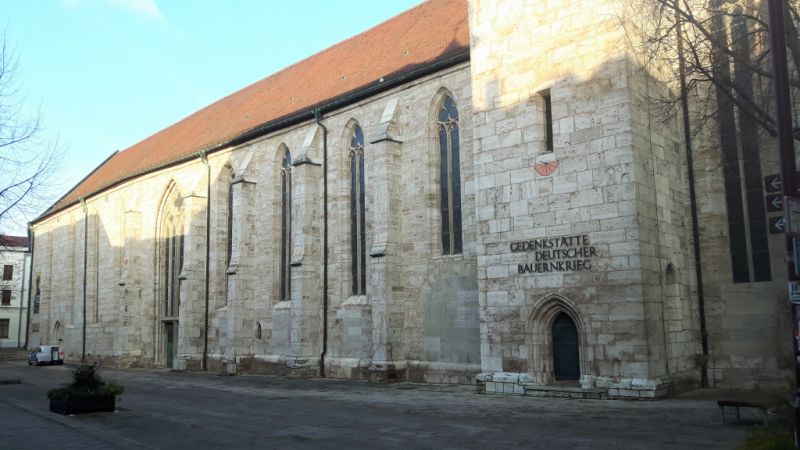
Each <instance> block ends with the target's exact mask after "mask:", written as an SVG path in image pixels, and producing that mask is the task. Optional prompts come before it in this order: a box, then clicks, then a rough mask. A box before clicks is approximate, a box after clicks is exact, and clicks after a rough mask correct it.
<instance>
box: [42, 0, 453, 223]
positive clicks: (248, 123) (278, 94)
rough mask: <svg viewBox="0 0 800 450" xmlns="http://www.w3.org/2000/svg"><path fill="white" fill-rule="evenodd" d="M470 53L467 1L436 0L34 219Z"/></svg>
mask: <svg viewBox="0 0 800 450" xmlns="http://www.w3.org/2000/svg"><path fill="white" fill-rule="evenodd" d="M468 52H469V29H468V20H467V2H466V0H430V1H428V2H425V3H423V4H421V5H419V6H417V7H415V8H413V9H410V10H408V11H406V12H404V13H402V14H400V15H397V16H395V17H393V18H392V19H389V20H388V21H386V22H384V23H382V24H380V25H378V26H376V27H374V28H372V29H370V30H367V31H365V32H363V33H361V34H359V35H357V36H354V37H352V38H350V39H347V40H345V41H343V42H340V43H338V44H336V45H334V46H332V47H330V48H328V49H326V50H323V51H322V52H320V53H317V54H316V55H313V56H311V57H309V58H307V59H304V60H302V61H300V62H298V63H296V64H294V65H292V66H289V67H287V68H285V69H283V70H281V71H279V72H277V73H275V74H273V75H271V76H269V77H267V78H265V79H263V80H261V81H258V82H256V83H254V84H252V85H250V86H248V87H246V88H244V89H242V90H240V91H238V92H236V93H234V94H232V95H229V96H227V97H225V98H223V99H221V100H219V101H217V102H216V103H213V104H211V105H210V106H208V107H206V108H204V109H201V110H200V111H197V112H196V113H194V114H192V115H190V116H189V117H187V118H185V119H183V120H181V121H180V122H178V123H176V124H174V125H172V126H170V127H169V128H166V129H164V130H161V131H159V132H158V133H156V134H154V135H152V136H150V137H148V138H146V139H145V140H143V141H141V142H139V143H138V144H135V145H133V146H132V147H130V148H128V149H126V150H124V151H121V152H118V153H115V154H113V155H112V156H111V157H110V158H109V159H108V160H106V161H105V162H104V163H103V164H101V165H100V166H99V167H98V168H97V169H95V171H93V172H92V173H90V174H89V175H88V176H87V177H86V178H85V179H84V180H83V181H81V182H80V183H79V184H78V185H77V186H75V187H74V188H73V189H72V190H71V191H69V192H68V193H67V194H66V195H65V196H64V197H62V198H61V199H60V200H59V201H57V202H56V203H55V204H54V205H53V206H51V207H50V209H49V210H48V211H46V212H45V213H44V214H43V215H42V216H41V217H40V218H39V219H36V220H37V221H38V220H41V219H42V218H44V217H46V216H49V215H51V214H52V213H54V212H56V211H59V210H61V209H63V208H66V207H67V206H70V205H72V204H74V203H76V202H78V201H79V199H80V198H81V197H84V196H88V195H90V194H93V193H97V192H99V191H101V190H103V189H106V188H108V187H111V186H113V185H115V184H117V183H119V182H121V181H123V180H126V179H130V178H131V177H133V176H136V175H140V174H143V173H147V172H150V171H153V170H156V169H157V168H159V167H162V166H164V165H167V164H170V163H173V162H176V161H179V160H181V159H184V158H186V157H187V156H190V155H192V154H193V153H195V152H198V151H202V150H206V149H212V148H215V147H217V146H220V145H223V144H225V143H227V142H230V141H231V140H233V139H235V138H237V137H241V136H243V135H246V134H247V133H248V132H250V131H252V130H255V129H258V128H259V127H260V126H263V125H264V124H267V123H273V122H280V121H281V120H282V119H286V118H290V117H292V116H295V115H297V114H299V113H303V112H306V111H309V110H310V109H312V108H314V107H317V106H320V105H323V104H325V103H326V102H329V101H331V100H334V99H339V98H342V97H344V96H347V95H348V94H353V93H356V92H359V91H361V90H363V89H365V88H370V87H373V86H379V85H381V84H382V83H385V82H388V81H390V80H392V79H396V78H397V77H402V76H403V75H407V74H410V73H412V72H415V71H417V70H418V69H420V68H423V67H425V66H429V65H431V64H435V63H437V62H441V61H446V60H449V59H452V58H453V57H455V56H457V55H462V54H466V53H468Z"/></svg>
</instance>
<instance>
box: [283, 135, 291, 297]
mask: <svg viewBox="0 0 800 450" xmlns="http://www.w3.org/2000/svg"><path fill="white" fill-rule="evenodd" d="M291 259H292V154H291V153H289V149H288V148H285V149H284V151H283V159H282V161H281V300H290V299H291V298H292V277H291V262H292V261H291Z"/></svg>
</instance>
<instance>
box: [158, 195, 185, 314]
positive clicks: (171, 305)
mask: <svg viewBox="0 0 800 450" xmlns="http://www.w3.org/2000/svg"><path fill="white" fill-rule="evenodd" d="M182 207H183V199H182V198H181V197H180V195H179V194H178V193H177V192H176V191H173V192H172V193H171V194H170V196H169V198H168V200H167V204H166V205H165V211H164V216H162V225H161V226H162V229H161V230H162V231H161V232H162V241H161V251H162V252H163V253H162V255H163V259H162V265H163V266H162V267H163V268H162V274H163V279H162V280H163V299H162V302H163V313H164V317H165V318H172V317H178V313H179V308H180V291H181V289H180V285H181V281H180V274H181V269H182V268H183V241H184V239H183V225H182V224H181V219H180V218H181V209H182Z"/></svg>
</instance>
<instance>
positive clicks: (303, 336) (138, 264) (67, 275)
mask: <svg viewBox="0 0 800 450" xmlns="http://www.w3.org/2000/svg"><path fill="white" fill-rule="evenodd" d="M445 95H449V96H451V97H452V98H453V99H454V100H455V102H456V105H457V107H458V110H459V114H460V121H459V127H460V136H461V139H460V141H459V144H460V154H461V158H462V165H461V180H460V181H461V186H462V211H463V213H462V214H463V240H464V251H463V253H462V254H460V255H452V256H442V255H441V253H442V250H441V245H442V244H441V242H439V240H440V237H439V236H440V233H439V232H438V230H439V229H440V227H441V224H440V221H441V216H440V209H439V200H438V192H439V184H438V183H439V181H438V165H439V161H438V157H439V156H438V149H437V147H436V142H437V141H436V125H435V120H436V117H437V113H438V110H437V108H438V105H439V102H440V101H441V100H442V98H443V97H444V96H445ZM471 106H472V100H471V89H470V72H469V67H468V65H466V64H462V65H460V66H456V67H453V68H450V69H446V70H444V71H442V72H440V73H438V74H435V75H432V76H429V77H427V78H423V79H420V80H417V81H414V82H412V83H409V84H408V85H406V86H403V87H400V88H396V89H394V90H391V91H387V92H385V93H383V94H380V95H377V96H375V97H373V98H370V99H368V100H366V101H363V102H360V103H357V104H354V105H352V106H349V107H347V108H343V109H340V110H337V111H334V112H332V113H330V114H327V115H325V116H324V117H322V118H321V119H320V124H317V123H316V122H315V121H308V122H305V123H301V124H298V125H296V126H293V127H290V128H286V129H283V130H279V131H276V132H275V133H273V134H270V135H267V136H264V137H262V138H259V139H256V140H254V141H252V142H248V143H245V144H243V145H241V146H239V147H237V148H231V149H226V150H224V151H221V152H217V153H214V154H212V155H208V158H207V161H206V160H204V159H203V158H202V157H198V158H196V159H193V160H190V161H187V162H185V163H182V164H180V165H176V166H173V167H170V168H167V169H164V170H162V171H159V172H154V173H151V174H147V175H144V176H142V177H139V178H137V179H134V180H131V181H128V182H125V183H123V184H120V185H118V186H115V187H112V188H110V189H108V190H106V191H104V192H102V193H100V194H99V195H96V196H94V197H91V198H89V199H87V200H86V209H85V210H84V209H83V207H82V206H81V205H76V206H73V207H71V208H68V209H67V210H65V211H62V212H59V213H58V214H55V215H53V216H52V217H48V218H47V219H44V220H42V221H41V222H39V223H37V224H36V225H35V227H34V231H35V233H36V236H37V254H36V257H35V261H34V270H35V271H36V273H37V274H40V275H41V281H42V285H43V288H42V290H41V295H40V311H39V312H38V313H36V314H32V319H31V322H32V325H33V326H34V327H35V328H36V329H38V330H39V331H38V335H37V336H38V339H40V340H41V341H42V342H45V341H51V340H54V339H58V336H61V337H62V338H63V340H64V347H65V349H68V359H72V360H74V359H76V358H80V355H81V351H82V345H83V338H82V333H83V328H84V315H83V306H84V299H83V294H84V292H83V281H84V278H83V277H84V266H83V258H84V252H85V255H86V257H87V264H86V285H87V290H86V308H87V313H86V316H85V328H86V353H87V357H89V358H91V359H102V360H107V361H109V362H115V363H119V364H124V365H141V366H171V367H176V368H179V369H184V368H185V369H199V368H201V366H202V360H203V352H204V348H206V342H207V362H208V368H209V369H210V370H226V371H228V372H229V373H234V372H237V371H240V370H245V371H247V370H250V371H266V372H270V373H281V374H295V375H316V374H318V371H319V367H320V365H319V358H320V356H321V354H322V350H323V346H322V342H323V335H322V333H323V328H322V323H323V316H322V315H323V307H322V302H323V291H322V263H323V259H322V258H323V236H322V230H323V198H322V192H323V176H322V166H321V163H322V157H323V155H322V151H323V149H324V148H325V147H326V146H327V151H328V155H327V156H328V168H329V171H328V192H329V206H328V217H327V222H328V227H329V246H328V248H329V263H328V272H329V285H328V301H329V308H328V324H329V328H328V336H327V338H328V347H327V352H326V355H325V356H326V374H327V375H328V376H341V377H360V378H368V377H373V376H374V377H377V378H378V379H414V380H420V381H422V380H427V381H437V382H456V381H457V382H470V381H471V380H472V379H473V376H474V375H475V374H476V373H477V372H478V370H479V361H480V356H479V332H480V330H479V322H478V305H477V283H476V281H475V276H474V274H475V270H476V269H475V261H476V246H475V240H476V229H475V214H474V207H473V205H474V201H475V200H474V199H475V188H474V179H475V178H474V169H473V166H472V155H473V151H472V139H471V134H472V127H471V118H472V112H471ZM354 124H358V126H360V127H361V128H362V130H363V133H364V135H365V137H366V139H365V166H366V168H365V171H366V174H367V183H366V191H367V204H366V239H367V252H368V257H367V266H366V272H367V283H368V286H369V287H368V290H367V295H362V296H353V295H352V292H351V281H352V280H351V275H350V264H351V261H350V259H351V256H350V216H349V213H350V211H349V204H350V200H349V183H350V169H349V159H348V158H349V147H348V146H349V140H350V134H349V133H350V131H351V130H352V129H353V126H354ZM323 127H324V128H323ZM284 148H286V149H289V151H290V152H291V154H292V159H293V161H294V164H293V165H292V167H291V173H292V199H291V201H292V210H291V211H292V239H291V240H292V242H291V244H290V250H291V261H292V267H291V277H292V294H291V298H290V299H287V300H281V298H280V292H279V285H280V279H279V277H280V192H279V185H280V183H279V178H278V175H279V168H280V164H281V157H282V154H283V153H282V152H283V149H284ZM373 148H374V149H373ZM373 152H374V154H373ZM208 180H210V186H209V184H208ZM373 185H374V189H373ZM209 187H210V192H211V197H210V201H209V199H208V195H207V190H208V189H209ZM229 202H230V204H229ZM209 206H210V211H209ZM207 214H208V215H209V216H210V220H209V221H207V219H206V215H207ZM84 217H88V221H86V222H85V221H84ZM168 220H177V222H175V223H177V225H176V227H178V228H180V229H181V230H182V236H183V238H182V240H181V242H182V249H183V252H182V255H183V267H182V268H181V270H180V273H179V274H178V278H179V280H180V281H179V288H178V289H179V291H178V295H179V308H178V311H176V312H174V313H170V314H169V315H168V314H167V313H166V311H167V309H166V308H167V307H166V299H165V296H166V295H167V294H166V292H167V290H168V289H169V285H168V283H169V282H168V281H167V280H168V279H169V277H168V276H167V275H166V274H167V272H166V269H165V267H166V261H168V257H167V256H165V255H166V254H167V252H166V251H165V247H164V245H165V244H164V243H165V242H166V239H167V238H169V237H170V235H169V234H165V233H166V231H165V230H166V228H165V223H167V221H168ZM170 223H172V222H170ZM209 226H210V228H208V227H209ZM84 233H86V235H87V239H86V240H85V242H84ZM207 234H208V236H209V244H210V245H209V246H207V245H206V235H207ZM229 243H230V244H229ZM206 250H208V273H209V277H208V280H207V281H208V288H209V301H208V333H207V335H206V331H205V320H206V312H205V311H206V303H205V289H206V286H205V285H206V275H205V274H206ZM62 286H65V287H66V288H67V289H63V290H62V289H60V287H62ZM376 304H377V305H379V306H378V307H377V308H376V307H375V305H376ZM376 311H377V312H376ZM56 322H58V323H59V324H60V325H59V327H60V328H58V329H56V328H54V326H55V323H56ZM169 323H172V324H173V325H172V326H174V327H175V329H176V332H175V335H174V336H173V337H172V338H170V336H169V335H168V330H169V328H168V324H169ZM59 333H63V334H61V335H60V334H59ZM168 342H171V344H168ZM170 345H171V346H172V348H171V350H170ZM170 352H171V353H170ZM168 355H171V359H170V358H169V357H168ZM376 355H377V356H376Z"/></svg>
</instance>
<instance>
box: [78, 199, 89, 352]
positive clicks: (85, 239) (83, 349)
mask: <svg viewBox="0 0 800 450" xmlns="http://www.w3.org/2000/svg"><path fill="white" fill-rule="evenodd" d="M80 201H81V207H82V208H83V337H82V341H83V342H82V347H81V364H83V363H85V362H86V265H87V254H88V252H87V250H88V247H87V245H86V244H88V238H89V208H87V207H86V198H84V197H81V198H80Z"/></svg>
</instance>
